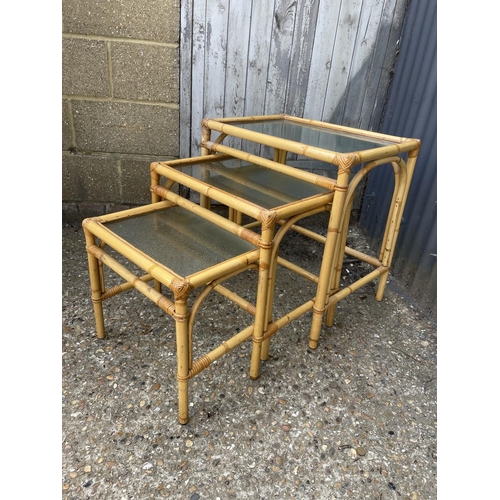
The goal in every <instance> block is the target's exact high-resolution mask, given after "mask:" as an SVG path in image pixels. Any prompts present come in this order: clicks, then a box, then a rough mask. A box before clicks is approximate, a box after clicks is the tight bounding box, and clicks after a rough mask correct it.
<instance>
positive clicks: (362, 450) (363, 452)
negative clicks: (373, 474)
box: [356, 446, 366, 457]
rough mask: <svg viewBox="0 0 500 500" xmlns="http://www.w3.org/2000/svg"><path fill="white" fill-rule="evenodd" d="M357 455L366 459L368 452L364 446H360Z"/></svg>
mask: <svg viewBox="0 0 500 500" xmlns="http://www.w3.org/2000/svg"><path fill="white" fill-rule="evenodd" d="M356 453H357V454H358V455H359V456H360V457H364V456H365V455H366V450H365V449H364V448H363V447H362V446H358V447H357V448H356Z"/></svg>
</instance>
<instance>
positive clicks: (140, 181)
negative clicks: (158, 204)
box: [120, 158, 157, 204]
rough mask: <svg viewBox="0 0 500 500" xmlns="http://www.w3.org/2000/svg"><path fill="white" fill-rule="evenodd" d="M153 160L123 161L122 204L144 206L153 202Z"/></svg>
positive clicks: (155, 159) (154, 159)
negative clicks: (151, 174) (150, 187)
mask: <svg viewBox="0 0 500 500" xmlns="http://www.w3.org/2000/svg"><path fill="white" fill-rule="evenodd" d="M153 161H157V158H151V160H126V159H123V160H121V162H120V163H121V180H122V202H123V203H131V204H144V203H150V202H151V192H150V191H149V186H150V184H151V177H150V173H149V172H150V170H149V166H150V165H151V163H152V162H153Z"/></svg>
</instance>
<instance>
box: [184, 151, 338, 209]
mask: <svg viewBox="0 0 500 500" xmlns="http://www.w3.org/2000/svg"><path fill="white" fill-rule="evenodd" d="M176 170H179V171H181V172H184V173H189V175H191V176H193V177H195V178H197V179H200V180H202V181H203V182H205V183H206V184H209V185H210V186H214V187H217V188H219V189H221V190H223V191H225V192H227V193H231V194H232V195H235V196H238V197H239V198H243V199H245V200H247V201H249V202H251V203H254V204H256V205H258V206H260V207H262V208H265V209H272V208H277V207H280V206H283V205H286V204H288V203H293V202H295V201H298V200H303V199H305V198H309V197H311V196H315V195H318V194H323V193H328V192H329V190H328V189H327V188H325V187H322V186H317V185H315V184H312V183H311V182H306V181H304V180H301V179H297V178H295V177H292V176H290V175H286V174H283V173H281V172H277V171H275V170H271V169H269V168H266V167H262V166H260V165H256V164H254V163H249V162H245V161H242V160H239V159H233V158H232V159H229V160H222V161H212V162H204V163H199V164H196V165H190V166H187V167H182V168H178V169H176Z"/></svg>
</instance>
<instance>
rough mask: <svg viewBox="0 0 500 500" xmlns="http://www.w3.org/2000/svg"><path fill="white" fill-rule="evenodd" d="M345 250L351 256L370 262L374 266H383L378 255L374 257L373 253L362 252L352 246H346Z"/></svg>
mask: <svg viewBox="0 0 500 500" xmlns="http://www.w3.org/2000/svg"><path fill="white" fill-rule="evenodd" d="M344 252H345V253H346V254H347V255H349V256H351V257H354V258H356V259H358V260H361V261H363V262H366V263H367V264H370V265H372V266H374V267H379V266H383V264H382V262H381V261H380V260H379V259H377V258H376V257H373V256H371V255H367V254H365V253H363V252H360V251H359V250H355V249H354V248H351V247H348V246H346V247H344Z"/></svg>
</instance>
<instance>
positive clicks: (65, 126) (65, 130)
mask: <svg viewBox="0 0 500 500" xmlns="http://www.w3.org/2000/svg"><path fill="white" fill-rule="evenodd" d="M61 109H62V149H63V151H68V149H69V148H70V147H71V145H72V138H71V127H70V123H69V116H70V115H69V103H68V101H66V100H65V99H63V101H62V108H61Z"/></svg>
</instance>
